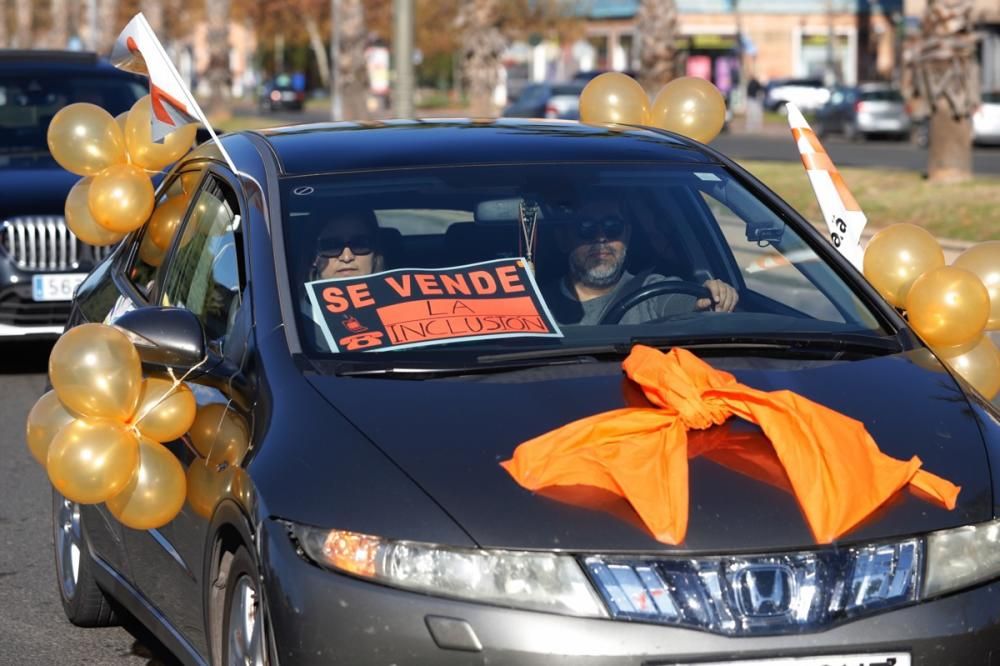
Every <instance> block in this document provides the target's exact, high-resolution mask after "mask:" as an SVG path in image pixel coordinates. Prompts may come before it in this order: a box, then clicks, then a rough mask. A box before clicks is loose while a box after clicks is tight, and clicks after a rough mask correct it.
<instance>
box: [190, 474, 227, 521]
mask: <svg viewBox="0 0 1000 666" xmlns="http://www.w3.org/2000/svg"><path fill="white" fill-rule="evenodd" d="M236 469H238V468H235V467H226V468H225V469H223V470H222V471H219V469H218V467H217V466H215V465H209V464H207V463H206V462H205V461H204V460H195V461H194V462H192V463H191V466H190V467H188V469H187V501H188V505H189V506H190V507H191V510H192V511H194V512H195V513H196V514H197V515H199V516H201V517H202V518H205V519H206V520H207V519H209V518H211V517H212V512H213V511H214V510H215V505H216V504H218V503H219V500H221V499H222V498H223V497H224V496H226V495H227V494H229V492H230V487H231V485H232V482H233V479H234V474H235V471H234V470H236Z"/></svg>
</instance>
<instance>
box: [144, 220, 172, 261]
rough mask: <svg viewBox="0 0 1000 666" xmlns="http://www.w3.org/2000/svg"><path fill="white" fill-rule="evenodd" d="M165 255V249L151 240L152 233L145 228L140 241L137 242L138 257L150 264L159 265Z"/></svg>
mask: <svg viewBox="0 0 1000 666" xmlns="http://www.w3.org/2000/svg"><path fill="white" fill-rule="evenodd" d="M166 255H167V251H166V250H164V249H162V248H160V246H158V245H157V244H156V243H154V242H153V235H152V234H151V233H149V230H148V229H147V230H146V233H144V234H143V235H142V242H141V243H139V258H140V259H142V260H143V261H145V262H146V263H147V264H149V265H150V266H159V265H160V264H162V263H163V258H164V257H165V256H166Z"/></svg>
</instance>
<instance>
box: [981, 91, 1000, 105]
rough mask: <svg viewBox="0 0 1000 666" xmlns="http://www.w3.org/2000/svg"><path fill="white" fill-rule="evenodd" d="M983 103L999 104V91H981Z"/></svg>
mask: <svg viewBox="0 0 1000 666" xmlns="http://www.w3.org/2000/svg"><path fill="white" fill-rule="evenodd" d="M983 104H1000V92H987V93H983Z"/></svg>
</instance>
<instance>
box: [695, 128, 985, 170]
mask: <svg viewBox="0 0 1000 666" xmlns="http://www.w3.org/2000/svg"><path fill="white" fill-rule="evenodd" d="M712 147H713V148H715V149H717V150H718V151H719V152H722V153H725V154H726V155H728V156H729V157H731V158H733V159H735V160H779V161H789V162H796V163H797V162H798V161H799V154H798V151H797V150H796V148H795V144H794V143H793V142H792V137H791V134H790V133H788V134H786V133H783V132H782V133H780V134H779V133H772V134H768V135H756V134H723V135H722V136H720V137H719V138H717V139H716V140H715V141H713V142H712ZM823 147H824V148H826V150H827V152H828V153H829V154H830V158H831V159H832V160H833V163H834V164H836V165H837V166H838V167H887V168H890V169H906V170H910V171H920V172H923V171H926V170H927V150H926V149H923V148H917V147H916V146H915V145H913V144H911V143H908V142H905V141H892V140H871V141H859V142H857V143H852V142H850V141H845V140H844V139H842V138H840V137H836V136H831V137H826V138H824V139H823ZM972 162H973V169H974V171H975V173H977V174H979V175H987V174H991V175H1000V146H998V147H994V146H990V147H976V148H974V149H973V155H972Z"/></svg>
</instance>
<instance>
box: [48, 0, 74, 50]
mask: <svg viewBox="0 0 1000 666" xmlns="http://www.w3.org/2000/svg"><path fill="white" fill-rule="evenodd" d="M49 13H50V17H49V22H50V25H49V39H48V42H49V45H50V46H51V47H52V48H55V49H64V48H66V45H67V44H68V43H69V7H67V6H66V0H50V2H49Z"/></svg>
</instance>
